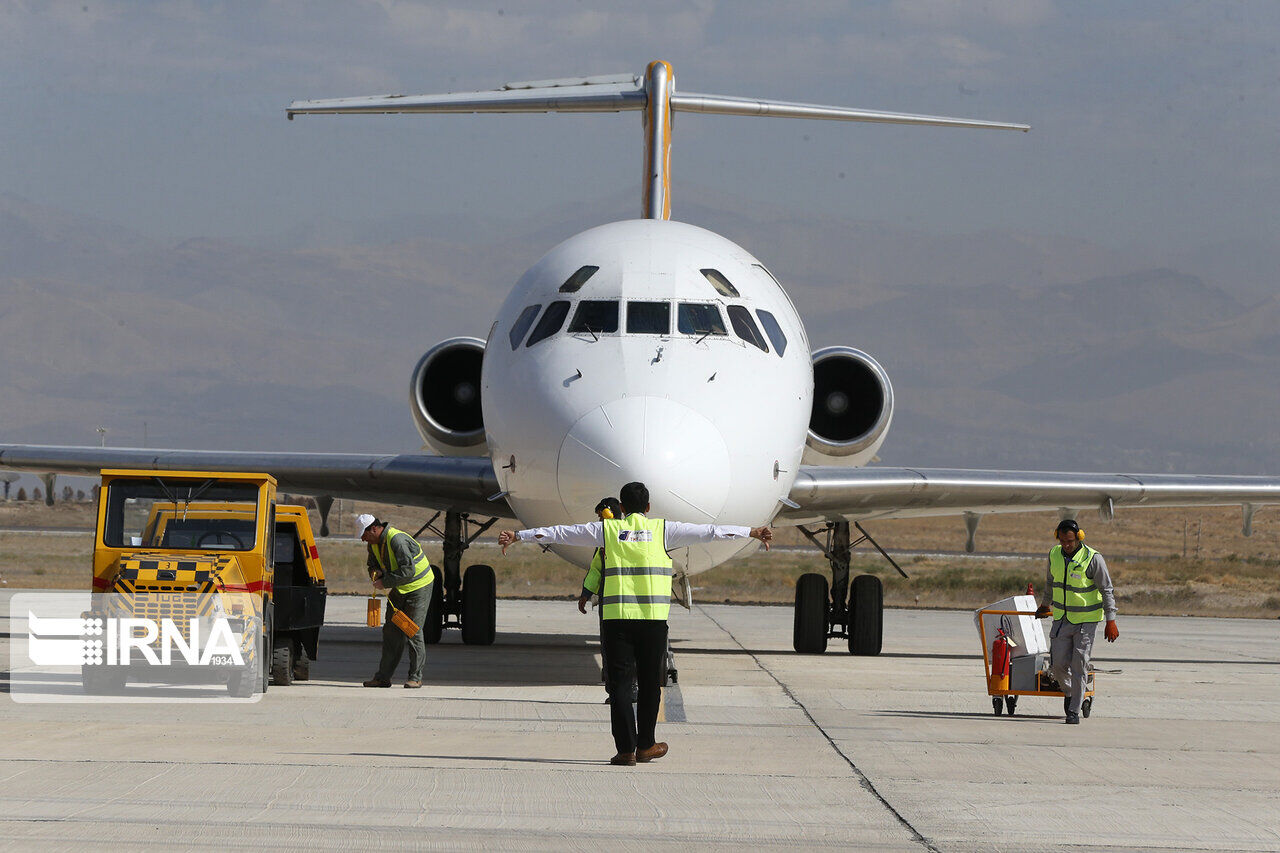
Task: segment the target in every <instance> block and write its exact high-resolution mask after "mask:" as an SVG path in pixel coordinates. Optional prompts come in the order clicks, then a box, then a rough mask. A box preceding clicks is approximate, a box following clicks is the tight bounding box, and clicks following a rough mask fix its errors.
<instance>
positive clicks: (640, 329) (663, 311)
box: [627, 302, 671, 335]
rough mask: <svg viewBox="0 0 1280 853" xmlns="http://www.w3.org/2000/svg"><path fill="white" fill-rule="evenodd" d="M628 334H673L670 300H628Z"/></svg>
mask: <svg viewBox="0 0 1280 853" xmlns="http://www.w3.org/2000/svg"><path fill="white" fill-rule="evenodd" d="M627 334H629V335H669V334H671V303H670V302H628V303H627Z"/></svg>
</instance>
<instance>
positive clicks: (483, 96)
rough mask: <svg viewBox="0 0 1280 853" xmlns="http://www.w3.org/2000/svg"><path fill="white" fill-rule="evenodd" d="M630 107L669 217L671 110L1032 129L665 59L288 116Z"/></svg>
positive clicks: (663, 214)
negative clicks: (745, 83) (806, 93)
mask: <svg viewBox="0 0 1280 853" xmlns="http://www.w3.org/2000/svg"><path fill="white" fill-rule="evenodd" d="M631 110H636V111H642V114H643V117H644V130H645V150H644V163H645V172H644V188H643V202H642V208H643V215H644V217H645V218H646V219H669V218H670V216H671V187H670V173H671V113H672V111H676V112H691V113H710V114H713V115H736V116H772V117H777V118H807V119H825V120H829V121H859V122H872V123H877V124H913V125H930V126H934V127H968V128H980V129H988V130H1021V131H1027V130H1030V129H1031V126H1030V125H1026V124H1016V123H1010V122H996V121H983V120H979V119H965V118H952V117H949V116H930V115H914V114H911V113H891V112H880V111H878V110H862V109H855V108H852V107H833V106H824V105H822V104H803V103H792V102H788V101H771V100H765V99H760V98H736V97H730V96H727V95H701V94H696V93H677V92H676V90H675V74H674V72H673V71H672V70H671V65H670V63H667V62H663V61H661V60H655V61H653V62H650V63H649V65H648V67H647V68H646V69H645V73H644V74H643V75H639V76H637V75H630V74H623V75H609V76H601V77H572V78H567V79H560V80H535V81H530V82H525V83H508V84H507V85H506V86H503V87H502V88H501V89H494V90H492V91H486V92H459V93H454V94H447V95H380V96H375V97H368V98H335V99H330V100H323V101H294V102H293V103H292V104H290V105H289V109H288V110H287V111H286V114H287V115H288V117H289V118H290V119H292V118H293V117H294V116H295V115H319V114H338V113H372V114H396V113H549V112H563V113H603V112H625V111H631Z"/></svg>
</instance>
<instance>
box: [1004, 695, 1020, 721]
mask: <svg viewBox="0 0 1280 853" xmlns="http://www.w3.org/2000/svg"><path fill="white" fill-rule="evenodd" d="M1017 707H1018V697H1017V696H1006V697H1004V712H1005V713H1006V714H1008V715H1009V716H1010V717H1012V716H1013V711H1014V709H1015V708H1017Z"/></svg>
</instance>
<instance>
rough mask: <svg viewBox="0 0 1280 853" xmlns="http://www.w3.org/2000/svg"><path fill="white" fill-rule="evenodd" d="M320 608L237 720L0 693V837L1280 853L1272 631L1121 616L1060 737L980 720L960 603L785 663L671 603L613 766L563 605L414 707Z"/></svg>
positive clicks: (110, 841) (521, 611) (503, 640)
mask: <svg viewBox="0 0 1280 853" xmlns="http://www.w3.org/2000/svg"><path fill="white" fill-rule="evenodd" d="M329 612H330V624H329V625H328V626H327V627H326V629H325V631H324V634H323V635H322V639H321V649H320V652H321V658H320V660H318V661H316V662H315V663H314V664H313V670H312V680H311V681H308V682H304V683H297V684H294V685H292V686H290V687H273V688H271V689H270V690H269V691H268V693H267V694H266V695H265V696H264V697H263V698H262V699H261V700H260V701H258V702H256V703H251V704H226V703H209V704H174V703H163V702H158V703H134V704H70V705H68V704H19V703H17V702H14V701H12V699H11V697H8V696H6V697H3V698H0V743H3V750H4V762H3V765H0V767H2V768H3V769H0V847H5V848H8V849H21V850H29V849H80V848H84V847H104V848H131V849H137V848H145V847H164V848H187V847H219V848H257V847H271V848H273V849H302V848H306V849H321V848H331V847H343V848H360V849H382V848H402V847H426V848H444V849H458V848H503V849H508V848H514V849H552V848H554V849H599V848H601V847H605V848H608V849H615V848H617V849H642V848H643V849H653V848H675V847H681V848H685V847H692V846H696V847H698V848H735V849H740V848H744V847H753V848H806V849H814V848H841V849H854V850H890V851H897V850H901V851H922V850H936V851H989V850H997V849H998V850H1007V851H1017V850H1037V851H1040V850H1101V849H1106V850H1200V851H1203V850H1247V851H1272V850H1277V849H1280V760H1278V759H1280V642H1278V641H1277V632H1278V628H1280V623H1277V622H1275V621H1261V620H1218V619H1174V618H1157V617H1123V616H1122V617H1121V620H1120V628H1121V632H1122V635H1121V638H1120V641H1119V643H1117V644H1115V645H1106V644H1100V645H1102V648H1100V649H1099V650H1098V655H1097V657H1096V661H1095V662H1096V665H1097V668H1098V670H1099V675H1098V677H1097V680H1098V684H1097V691H1098V696H1097V699H1096V703H1095V705H1094V709H1093V714H1092V716H1091V717H1090V718H1089V719H1087V720H1084V721H1083V724H1082V725H1081V726H1078V727H1076V726H1071V727H1068V726H1065V725H1063V722H1062V703H1061V701H1060V700H1058V699H1056V698H1038V697H1023V698H1022V699H1021V700H1020V704H1019V707H1018V713H1017V715H1016V716H1014V717H1012V718H1011V717H1006V716H999V717H997V716H994V715H993V714H992V710H991V701H990V699H989V698H988V697H987V695H986V692H985V688H984V684H983V678H982V660H981V657H980V653H979V647H978V639H977V634H976V631H975V630H974V628H973V624H972V619H971V616H970V614H968V613H957V612H940V611H901V610H899V611H887V612H886V614H885V643H884V652H883V654H881V655H880V656H879V657H873V658H860V657H852V656H850V655H849V654H848V653H847V651H846V650H845V647H844V646H843V644H842V643H838V641H834V640H833V641H832V647H831V648H830V649H829V650H828V652H827V653H826V654H825V655H821V656H800V655H796V654H794V653H793V652H791V650H790V646H791V619H792V616H791V610H790V608H783V607H737V606H710V605H702V606H697V607H695V608H694V610H693V611H692V612H685V611H683V610H679V609H675V608H673V614H672V619H671V626H672V637H673V639H674V641H675V655H676V664H677V666H678V668H679V682H678V685H677V689H675V690H670V691H668V692H667V694H666V696H665V700H666V702H665V707H664V713H665V716H666V718H667V720H666V722H663V723H661V724H659V739H661V740H666V741H668V742H669V743H670V744H671V752H670V754H669V755H667V756H666V757H665V758H663V759H661V760H659V761H656V762H653V763H651V764H648V765H639V766H637V767H631V768H617V767H611V766H609V765H608V763H607V760H608V758H609V756H610V755H612V753H613V746H612V740H611V738H610V736H609V729H608V708H607V707H606V706H605V705H603V704H601V700H602V699H603V695H604V693H603V690H602V688H601V687H600V685H599V658H598V655H597V644H596V637H595V626H596V620H595V616H594V614H592V615H591V616H589V617H588V616H582V615H580V614H578V613H577V611H576V609H575V607H574V604H573V603H572V602H568V601H566V602H525V601H500V602H499V603H498V620H499V629H498V640H497V644H496V645H494V646H492V647H487V648H480V647H469V646H463V645H461V643H460V642H459V639H458V637H457V632H456V631H454V632H447V633H446V635H445V638H446V639H445V642H444V643H443V644H441V645H439V646H431V647H428V665H427V675H426V686H425V687H424V688H423V689H421V690H404V689H402V688H401V687H400V686H399V683H397V684H396V686H394V687H392V688H391V689H386V690H376V689H365V688H362V687H360V682H361V681H362V680H364V679H365V678H368V677H369V676H370V675H372V672H373V668H374V666H375V664H376V660H377V656H378V648H379V647H378V642H379V631H378V630H377V629H369V628H365V627H363V621H364V599H362V598H333V599H331V600H330V601H329ZM4 616H7V612H6V613H5V614H4ZM4 621H5V622H6V630H9V626H8V625H7V619H5V620H4ZM5 637H8V634H5ZM7 643H8V640H7V639H6V640H0V646H3V645H7ZM0 660H4V661H7V660H8V650H7V648H0ZM401 666H402V672H401V673H400V675H401V677H403V667H404V664H402V665H401Z"/></svg>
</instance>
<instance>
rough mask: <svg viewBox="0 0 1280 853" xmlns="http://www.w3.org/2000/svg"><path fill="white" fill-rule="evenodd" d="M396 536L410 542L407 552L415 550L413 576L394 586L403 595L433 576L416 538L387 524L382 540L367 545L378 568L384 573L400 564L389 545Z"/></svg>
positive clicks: (429, 564)
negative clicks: (405, 581) (407, 580)
mask: <svg viewBox="0 0 1280 853" xmlns="http://www.w3.org/2000/svg"><path fill="white" fill-rule="evenodd" d="M397 536H404V537H406V538H407V539H408V540H409V541H410V542H411V543H412V545H411V546H410V547H409V553H411V554H413V553H415V552H416V554H415V556H414V558H413V568H414V570H415V571H414V574H413V578H412V579H410V580H409V582H408V583H403V584H401V585H400V586H398V587H396V592H398V593H400V594H401V595H404V594H405V593H406V592H413V591H414V590H419V589H422V588H423V587H424V586H426V585H427V584H429V583H431V581H433V580H434V578H433V577H432V575H431V561H430V560H428V559H427V555H426V554H425V553H423V551H422V546H421V545H419V544H418V540H417V539H414V538H413V537H412V536H410V535H409V534H408V533H405V532H404V531H403V530H396V529H395V528H394V527H391V526H390V525H388V526H387V529H386V530H385V531H384V532H383V534H382V541H381V542H378V543H375V544H373V545H370V546H369V549H370V550H371V551H373V558H374V559H375V560H377V561H378V568H380V569H382V571H383V572H384V573H385V572H394V571H398V570H399V568H400V566H399V564H398V563H397V562H396V552H395V550H394V549H393V548H392V547H391V540H392V539H394V538H395V537H397ZM388 566H390V568H388Z"/></svg>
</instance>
